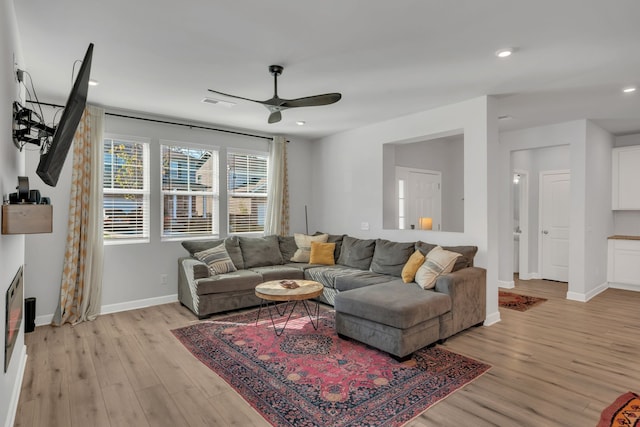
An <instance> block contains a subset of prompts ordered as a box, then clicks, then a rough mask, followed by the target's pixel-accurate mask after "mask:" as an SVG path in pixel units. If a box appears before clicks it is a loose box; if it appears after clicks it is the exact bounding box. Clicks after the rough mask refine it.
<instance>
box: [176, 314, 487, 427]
mask: <svg viewBox="0 0 640 427" xmlns="http://www.w3.org/2000/svg"><path fill="white" fill-rule="evenodd" d="M256 316H257V312H256V311H255V310H252V311H249V312H246V313H241V314H234V315H231V316H228V317H224V318H220V319H215V320H211V321H204V322H201V323H197V324H194V325H191V326H186V327H184V328H179V329H175V330H173V331H172V332H173V333H174V335H175V336H176V337H177V338H178V339H179V340H180V341H181V342H182V343H183V344H184V345H185V346H186V347H187V349H189V351H191V353H192V354H193V355H194V356H195V357H197V358H198V359H199V360H200V361H202V363H204V364H205V365H207V366H208V367H209V368H211V369H212V370H213V371H215V372H216V373H217V374H218V375H220V376H221V377H222V378H223V379H224V380H225V381H226V382H227V383H229V384H230V385H231V386H232V387H233V388H234V389H235V390H236V391H237V392H238V393H239V394H240V395H241V396H242V397H243V398H244V399H245V400H246V401H247V402H249V403H250V404H251V406H253V407H254V408H255V409H256V410H257V411H258V412H259V413H260V414H261V415H262V416H263V417H264V418H265V419H266V420H267V421H269V422H270V423H271V424H272V425H274V426H296V427H297V426H334V427H339V426H342V427H345V426H382V425H384V426H400V425H403V424H404V423H406V422H408V421H410V420H411V419H413V418H415V417H416V416H418V415H420V414H421V413H422V412H423V411H425V410H426V409H427V408H429V407H430V406H431V405H433V404H434V403H436V402H438V401H440V400H442V399H444V398H445V397H447V396H448V395H449V394H451V393H453V392H454V391H456V390H458V389H459V388H461V387H463V386H464V385H466V384H468V383H469V382H471V381H473V380H474V379H475V378H477V377H479V376H480V375H482V374H483V373H484V372H486V371H487V370H488V369H489V368H490V366H489V365H487V364H484V363H482V362H479V361H476V360H473V359H470V358H468V357H464V356H461V355H459V354H456V353H452V352H450V351H447V350H445V349H443V348H440V347H432V348H428V349H427V348H425V349H421V350H418V351H417V352H415V353H414V356H413V358H412V359H410V360H408V361H406V362H403V363H399V362H397V361H396V360H394V359H393V358H391V357H390V356H389V355H388V354H386V353H384V352H381V351H378V350H375V349H373V348H371V347H368V346H365V345H364V344H360V343H358V342H355V341H352V340H344V339H340V338H338V336H337V334H336V332H335V327H334V312H333V311H329V310H321V312H320V319H319V320H320V321H319V327H318V330H314V329H313V327H312V325H311V323H310V321H309V317H308V316H307V315H306V313H304V315H303V312H299V313H298V312H296V313H294V315H293V317H292V318H291V320H290V321H289V323H288V324H287V328H286V329H285V331H284V333H283V334H282V335H281V336H280V337H276V335H275V333H274V331H273V326H272V324H271V320H269V316H268V314H267V313H265V312H264V311H263V312H262V315H261V320H260V322H258V324H257V325H256ZM314 320H315V319H314ZM276 326H282V325H278V323H276Z"/></svg>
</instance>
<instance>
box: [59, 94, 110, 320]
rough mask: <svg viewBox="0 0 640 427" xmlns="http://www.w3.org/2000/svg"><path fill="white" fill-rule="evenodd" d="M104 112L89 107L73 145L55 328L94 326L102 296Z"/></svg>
mask: <svg viewBox="0 0 640 427" xmlns="http://www.w3.org/2000/svg"><path fill="white" fill-rule="evenodd" d="M103 122H104V110H103V109H101V108H97V107H91V106H89V107H87V108H86V109H85V111H84V114H83V115H82V119H81V120H80V124H79V125H78V129H77V130H76V134H75V136H74V139H73V171H72V179H71V197H70V201H69V221H68V228H67V241H66V248H65V255H64V266H63V270H62V283H61V286H60V303H59V304H58V307H57V309H56V313H55V315H54V316H53V321H52V324H53V325H57V326H60V325H62V324H64V323H78V322H83V321H85V320H93V319H95V318H96V316H97V315H98V313H99V312H100V299H101V298H100V297H101V293H102V265H103V264H102V173H101V170H102V160H101V157H102V133H103Z"/></svg>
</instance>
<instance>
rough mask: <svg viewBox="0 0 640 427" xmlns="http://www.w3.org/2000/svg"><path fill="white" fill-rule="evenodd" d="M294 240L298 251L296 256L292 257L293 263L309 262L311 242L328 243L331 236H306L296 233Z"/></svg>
mask: <svg viewBox="0 0 640 427" xmlns="http://www.w3.org/2000/svg"><path fill="white" fill-rule="evenodd" d="M293 238H294V239H295V241H296V246H298V250H297V251H296V253H295V254H293V257H291V261H293V262H309V257H310V255H311V242H320V243H326V242H327V239H328V238H329V235H328V234H319V235H317V236H307V235H306V234H302V233H294V234H293Z"/></svg>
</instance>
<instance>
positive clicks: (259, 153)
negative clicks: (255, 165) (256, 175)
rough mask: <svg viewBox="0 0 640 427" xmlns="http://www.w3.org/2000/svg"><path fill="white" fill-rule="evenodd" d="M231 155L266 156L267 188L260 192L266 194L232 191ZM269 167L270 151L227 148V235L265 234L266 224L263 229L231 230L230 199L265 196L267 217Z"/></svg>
mask: <svg viewBox="0 0 640 427" xmlns="http://www.w3.org/2000/svg"><path fill="white" fill-rule="evenodd" d="M231 155H245V156H259V157H264V158H265V162H266V168H265V170H266V174H265V178H266V190H265V192H264V193H260V194H264V196H262V195H255V194H254V195H251V196H247V194H251V193H235V192H233V191H231V189H230V188H229V172H230V166H229V156H231ZM269 167H270V159H269V151H260V150H247V149H242V148H235V147H227V150H226V155H225V170H226V176H225V180H226V186H225V192H226V194H225V196H226V205H227V217H226V223H227V224H226V228H227V235H228V236H252V235H260V236H261V235H263V234H264V224H263V227H262V230H255V231H231V207H230V205H231V204H230V200H231V197H233V196H234V195H237V196H235V197H238V196H240V197H242V196H243V195H244V196H245V197H247V198H255V197H260V198H264V201H265V217H266V206H267V202H268V199H269V187H270V183H269Z"/></svg>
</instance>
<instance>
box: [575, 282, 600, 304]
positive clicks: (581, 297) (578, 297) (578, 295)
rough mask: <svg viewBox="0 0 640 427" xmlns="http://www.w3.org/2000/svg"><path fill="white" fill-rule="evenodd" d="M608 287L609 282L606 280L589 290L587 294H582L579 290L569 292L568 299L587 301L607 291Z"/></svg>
mask: <svg viewBox="0 0 640 427" xmlns="http://www.w3.org/2000/svg"><path fill="white" fill-rule="evenodd" d="M608 288H609V284H608V283H607V282H605V283H603V284H601V285H599V286H598V287H596V288H595V289H592V290H591V291H589V292H587V293H586V294H582V293H579V292H567V299H568V300H571V301H578V302H587V301H589V300H590V299H591V298H593V297H595V296H596V295H598V294H600V293H602V292H604V291H606V290H607V289H608Z"/></svg>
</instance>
